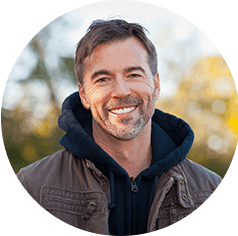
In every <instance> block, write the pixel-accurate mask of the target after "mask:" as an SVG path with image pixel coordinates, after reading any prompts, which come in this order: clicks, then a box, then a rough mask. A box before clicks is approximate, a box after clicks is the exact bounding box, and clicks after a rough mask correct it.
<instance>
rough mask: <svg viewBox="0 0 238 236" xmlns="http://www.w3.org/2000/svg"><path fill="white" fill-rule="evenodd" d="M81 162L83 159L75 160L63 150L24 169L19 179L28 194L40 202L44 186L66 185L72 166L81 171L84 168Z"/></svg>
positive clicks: (18, 174)
mask: <svg viewBox="0 0 238 236" xmlns="http://www.w3.org/2000/svg"><path fill="white" fill-rule="evenodd" d="M73 162H75V165H74V164H73ZM81 162H82V160H81V159H79V158H75V157H74V156H73V154H72V153H70V152H69V151H67V150H66V149H61V150H59V151H57V152H55V153H52V154H51V155H49V156H47V157H44V158H43V159H40V160H38V161H36V162H34V163H32V164H30V165H28V166H26V167H24V168H22V169H21V170H20V171H19V172H18V173H17V177H18V179H19V181H20V182H21V184H22V185H23V187H24V188H25V189H26V190H27V191H28V193H29V194H30V195H31V196H32V197H33V198H34V199H35V200H37V201H39V197H40V196H39V192H40V190H41V187H42V186H51V185H52V186H54V185H57V184H60V185H61V186H64V185H66V181H67V175H69V174H70V166H72V165H73V166H75V168H78V169H80V167H82V163H81Z"/></svg>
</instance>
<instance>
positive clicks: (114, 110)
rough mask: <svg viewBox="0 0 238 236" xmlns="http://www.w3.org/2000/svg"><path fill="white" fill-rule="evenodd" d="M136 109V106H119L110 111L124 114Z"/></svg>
mask: <svg viewBox="0 0 238 236" xmlns="http://www.w3.org/2000/svg"><path fill="white" fill-rule="evenodd" d="M135 109H136V106H134V107H125V108H120V109H112V110H110V112H111V113H113V114H125V113H128V112H131V111H133V110H135Z"/></svg>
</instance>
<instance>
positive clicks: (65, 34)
mask: <svg viewBox="0 0 238 236" xmlns="http://www.w3.org/2000/svg"><path fill="white" fill-rule="evenodd" d="M112 17H113V18H122V19H125V20H127V21H129V22H137V23H140V24H142V25H143V26H144V27H145V28H147V29H148V31H149V32H150V34H149V35H148V36H149V38H150V39H151V40H152V42H153V43H154V44H155V46H156V48H157V53H158V65H159V73H160V80H161V95H160V98H159V99H158V101H157V104H156V106H157V108H158V109H161V110H162V111H164V112H169V113H172V114H174V115H176V116H178V117H180V118H182V119H184V120H185V121H187V122H188V123H189V124H190V125H191V127H192V129H193V130H194V133H195V141H194V145H193V148H192V149H191V151H190V152H189V154H188V158H190V159H192V160H194V161H196V162H198V163H200V164H202V165H204V166H206V167H207V168H209V169H211V170H213V171H215V172H216V173H218V174H219V175H220V176H221V177H223V176H224V175H225V173H226V171H227V169H228V167H229V165H230V162H231V160H232V157H233V155H234V152H235V148H236V144H237V139H238V97H237V91H236V89H235V84H234V81H233V78H232V75H231V72H230V70H229V68H228V66H227V64H226V62H225V60H224V59H223V57H222V56H221V55H220V53H219V51H218V50H217V48H216V47H215V46H214V45H213V43H212V42H211V41H210V40H209V39H208V38H207V37H206V36H205V35H204V34H203V33H202V32H201V31H200V30H199V29H197V28H196V27H195V26H193V25H192V24H191V23H189V22H188V21H186V20H185V19H183V18H182V17H180V16H178V15H175V14H174V13H172V12H170V11H167V10H165V9H163V8H159V7H157V6H153V5H149V4H145V3H138V2H123V3H120V2H112V3H110V2H101V3H95V4H91V5H88V6H84V7H81V8H78V9H75V10H74V11H71V12H69V13H67V14H65V15H63V16H61V17H59V18H57V19H56V20H54V21H53V22H51V23H50V24H49V25H47V26H46V27H45V28H43V29H42V30H41V31H40V32H39V33H38V34H37V35H35V36H34V37H33V38H32V39H31V40H30V42H29V43H28V44H27V45H26V47H25V48H24V49H23V51H22V53H21V54H20V56H19V57H18V59H17V60H16V63H15V65H14V67H13V69H12V71H11V74H10V76H9V79H8V81H7V84H6V88H5V92H4V97H3V102H2V111H1V119H2V132H3V139H4V144H5V148H6V151H7V154H8V157H9V160H10V162H11V165H12V167H13V169H14V171H15V172H18V171H19V169H20V168H22V167H24V166H26V165H29V164H30V163H32V162H35V161H36V160H38V159H41V158H43V157H45V156H47V155H49V154H51V153H53V152H55V151H57V150H59V149H61V148H62V147H61V146H60V144H59V140H60V138H61V137H62V135H63V134H64V133H63V131H61V130H60V129H59V128H58V124H57V119H58V116H59V114H60V107H61V103H62V102H63V100H64V99H65V98H66V97H67V96H68V95H69V94H71V93H73V92H75V91H77V79H76V77H75V75H74V70H73V67H74V52H75V49H76V45H77V43H78V41H79V40H80V39H81V38H82V37H83V36H84V34H85V32H86V30H87V28H88V26H89V25H90V23H91V22H92V21H93V20H95V19H104V20H106V19H108V18H112Z"/></svg>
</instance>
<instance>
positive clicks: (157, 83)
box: [154, 73, 160, 100]
mask: <svg viewBox="0 0 238 236" xmlns="http://www.w3.org/2000/svg"><path fill="white" fill-rule="evenodd" d="M154 86H155V100H157V99H158V98H159V95H160V80H159V73H157V74H156V75H155V77H154Z"/></svg>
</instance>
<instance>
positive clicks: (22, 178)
mask: <svg viewBox="0 0 238 236" xmlns="http://www.w3.org/2000/svg"><path fill="white" fill-rule="evenodd" d="M17 178H18V179H19V181H20V182H21V184H22V185H23V187H24V188H25V189H26V190H27V192H29V189H28V186H27V181H26V177H25V175H24V170H23V169H21V170H20V171H19V172H18V173H17Z"/></svg>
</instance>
